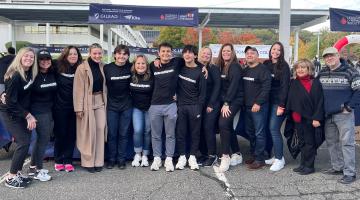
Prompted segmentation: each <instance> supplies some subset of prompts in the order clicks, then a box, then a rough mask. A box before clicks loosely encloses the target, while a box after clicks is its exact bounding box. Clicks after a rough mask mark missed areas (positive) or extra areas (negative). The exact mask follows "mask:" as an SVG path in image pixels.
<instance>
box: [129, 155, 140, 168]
mask: <svg viewBox="0 0 360 200" xmlns="http://www.w3.org/2000/svg"><path fill="white" fill-rule="evenodd" d="M140 161H141V156H140V154H135V156H134V160H133V161H132V162H131V166H133V167H139V166H140Z"/></svg>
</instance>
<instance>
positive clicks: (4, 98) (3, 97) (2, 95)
mask: <svg viewBox="0 0 360 200" xmlns="http://www.w3.org/2000/svg"><path fill="white" fill-rule="evenodd" d="M0 100H1V103H2V104H6V93H5V92H4V93H2V94H1V96H0Z"/></svg>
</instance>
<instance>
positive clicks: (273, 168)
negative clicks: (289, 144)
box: [270, 157, 285, 172]
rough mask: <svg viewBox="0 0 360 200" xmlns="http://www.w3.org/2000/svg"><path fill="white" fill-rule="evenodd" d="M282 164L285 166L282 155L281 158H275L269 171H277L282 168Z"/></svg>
mask: <svg viewBox="0 0 360 200" xmlns="http://www.w3.org/2000/svg"><path fill="white" fill-rule="evenodd" d="M284 166H285V159H284V157H282V158H281V160H279V159H275V161H274V163H273V164H272V165H271V167H270V171H273V172H277V171H279V170H281V169H282V168H284Z"/></svg>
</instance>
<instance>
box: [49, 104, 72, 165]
mask: <svg viewBox="0 0 360 200" xmlns="http://www.w3.org/2000/svg"><path fill="white" fill-rule="evenodd" d="M54 122H55V129H54V133H55V145H54V160H55V163H57V164H71V163H72V157H73V153H74V147H75V141H76V115H75V112H74V111H73V110H58V109H55V110H54Z"/></svg>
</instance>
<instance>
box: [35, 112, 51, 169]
mask: <svg viewBox="0 0 360 200" xmlns="http://www.w3.org/2000/svg"><path fill="white" fill-rule="evenodd" d="M34 117H35V119H36V120H37V123H36V140H35V145H34V148H33V151H32V153H31V162H30V165H31V166H36V168H37V169H42V168H43V159H44V154H45V150H46V146H47V144H48V143H49V140H50V135H51V133H52V132H53V128H54V120H53V117H52V112H48V113H43V114H34Z"/></svg>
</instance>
